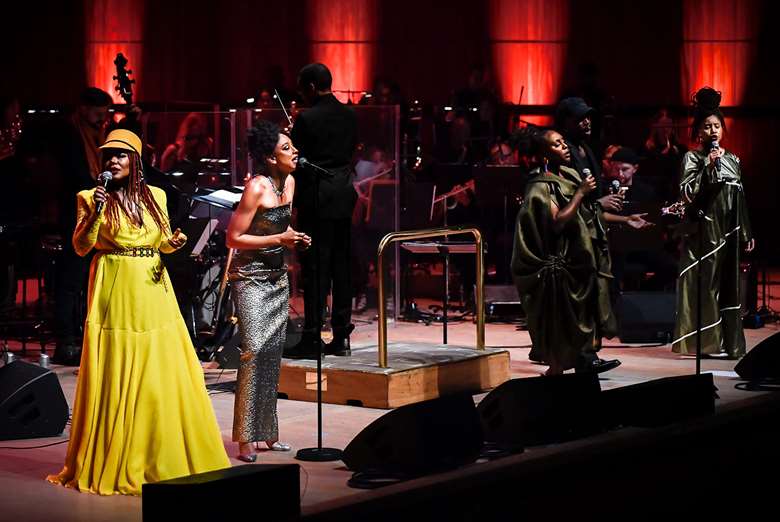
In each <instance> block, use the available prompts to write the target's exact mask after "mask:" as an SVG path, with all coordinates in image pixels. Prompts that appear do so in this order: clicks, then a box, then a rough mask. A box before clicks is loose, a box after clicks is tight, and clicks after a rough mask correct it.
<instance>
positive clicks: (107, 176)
mask: <svg viewBox="0 0 780 522" xmlns="http://www.w3.org/2000/svg"><path fill="white" fill-rule="evenodd" d="M113 177H114V175H113V174H111V173H110V172H109V171H105V172H101V173H100V176H98V178H97V182H98V184H99V185H103V188H108V183H109V182H110V181H111V179H112V178H113ZM105 204H106V202H105V201H101V202H99V203H98V204H97V213H98V214H100V213H101V212H103V206H104V205H105Z"/></svg>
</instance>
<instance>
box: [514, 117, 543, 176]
mask: <svg viewBox="0 0 780 522" xmlns="http://www.w3.org/2000/svg"><path fill="white" fill-rule="evenodd" d="M552 130H553V129H552V128H550V127H538V126H536V125H528V126H527V127H523V128H520V129H517V130H516V131H514V132H513V133H512V136H511V137H510V138H509V144H510V145H511V147H512V148H513V149H515V150H516V151H517V152H518V154H519V155H520V156H521V157H522V158H524V159H525V160H526V161H527V162H528V165H529V167H531V168H532V169H533V168H536V167H541V166H542V165H543V164H544V153H545V150H546V149H547V139H546V136H547V133H548V132H550V131H552Z"/></svg>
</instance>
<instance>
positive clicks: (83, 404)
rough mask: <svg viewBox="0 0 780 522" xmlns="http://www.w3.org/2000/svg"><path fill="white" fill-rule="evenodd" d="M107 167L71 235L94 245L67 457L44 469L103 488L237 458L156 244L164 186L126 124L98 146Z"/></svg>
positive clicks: (83, 246)
mask: <svg viewBox="0 0 780 522" xmlns="http://www.w3.org/2000/svg"><path fill="white" fill-rule="evenodd" d="M101 149H102V152H103V157H102V159H103V166H104V168H105V170H107V171H109V172H110V173H111V174H112V179H111V181H110V182H109V184H108V187H107V190H106V189H104V188H103V187H102V186H98V187H97V188H94V189H91V190H86V191H82V192H79V194H78V196H77V226H76V230H75V232H74V234H73V247H74V248H75V250H76V252H77V253H78V254H79V255H81V256H85V255H87V254H88V253H89V252H90V251H91V250H92V249H93V248H94V249H95V250H96V253H95V257H94V259H93V260H92V265H91V268H90V279H89V293H88V297H87V320H86V324H85V326H84V346H83V352H82V355H81V369H80V371H79V377H78V382H77V386H76V399H75V402H74V405H73V418H72V426H71V430H70V443H69V445H68V452H67V455H66V457H65V466H64V468H63V469H62V471H61V472H60V473H59V475H52V476H50V477H49V481H51V482H54V483H57V484H63V485H65V486H67V487H72V488H75V489H78V490H79V491H87V492H90V493H98V494H101V495H112V494H117V493H119V494H126V495H140V494H141V486H142V485H143V484H144V483H145V482H157V481H160V480H166V479H170V478H175V477H180V476H186V475H191V474H194V473H201V472H206V471H211V470H215V469H221V468H225V467H229V466H230V462H229V461H228V458H227V454H226V453H225V447H224V445H223V443H222V436H221V434H220V431H219V427H218V425H217V421H216V417H215V416H214V411H213V409H212V406H211V401H210V400H209V397H208V394H207V393H206V388H205V383H204V380H203V370H202V369H201V366H200V364H199V362H198V360H197V358H196V356H195V351H194V350H193V347H192V342H191V341H190V338H189V334H188V333H187V328H186V326H185V324H184V320H183V319H182V317H181V314H180V312H179V308H178V306H177V304H176V298H175V296H174V293H173V288H172V287H171V283H170V280H169V278H168V274H167V273H166V271H165V268H164V267H163V265H162V261H161V260H160V252H163V253H169V252H173V251H174V250H177V249H179V248H181V247H182V246H183V245H184V243H185V242H186V239H187V238H186V237H185V236H184V234H182V233H181V231H180V230H178V229H177V230H176V231H175V232H174V233H173V234H171V233H170V226H169V223H168V216H167V213H166V210H165V193H164V192H163V191H162V190H160V189H158V188H156V187H150V186H148V185H147V184H146V183H145V181H144V178H143V170H142V167H141V160H140V154H139V153H140V151H141V140H140V139H139V138H138V136H136V135H135V134H134V133H132V132H130V131H128V130H124V129H120V130H115V131H113V132H111V133H110V134H109V135H108V138H107V139H106V142H105V144H103V145H102V146H101Z"/></svg>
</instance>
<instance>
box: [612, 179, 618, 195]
mask: <svg viewBox="0 0 780 522" xmlns="http://www.w3.org/2000/svg"><path fill="white" fill-rule="evenodd" d="M610 192H612V193H613V194H617V193H619V192H620V181H618V180H616V179H613V180H612V187H611V189H610Z"/></svg>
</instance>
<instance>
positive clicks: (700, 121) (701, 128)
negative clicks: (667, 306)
mask: <svg viewBox="0 0 780 522" xmlns="http://www.w3.org/2000/svg"><path fill="white" fill-rule="evenodd" d="M719 105H720V93H719V92H716V91H715V90H713V89H712V88H710V87H703V88H702V89H700V90H699V91H698V92H697V93H696V95H695V96H694V109H695V113H694V120H693V125H692V137H693V138H694V139H695V140H697V141H698V143H699V147H698V148H697V149H695V150H691V151H689V152H687V153H686V154H685V157H684V158H683V163H682V174H681V176H680V180H681V181H680V194H681V197H682V202H683V203H684V204H685V219H686V225H685V226H684V227H683V230H684V232H685V235H684V243H683V248H682V253H681V256H680V275H679V278H678V280H677V321H676V324H675V335H674V341H673V342H672V350H673V351H674V352H676V353H682V354H690V353H696V337H697V335H696V334H697V332H698V326H697V320H696V315H697V303H696V301H697V299H696V296H697V289H698V286H697V276H698V274H697V272H698V270H699V269H700V268H701V338H702V343H701V346H702V353H704V354H708V355H715V356H724V357H728V358H731V359H737V358H739V357H741V356H743V355H744V354H745V334H744V332H743V330H742V320H741V315H740V303H741V300H740V295H739V254H740V243H741V244H742V246H743V247H744V250H745V251H746V252H750V251H751V250H753V248H754V246H755V240H754V239H753V236H752V234H751V231H750V221H749V219H748V213H747V205H746V204H745V193H744V190H743V188H742V170H741V168H740V164H739V158H738V157H737V156H735V155H734V154H733V153H731V152H728V151H726V150H725V149H723V148H722V147H721V146H720V143H721V138H722V137H723V131H724V129H725V122H724V118H723V113H721V111H720V108H719ZM700 220H701V224H699V221H700ZM700 230H701V234H700V232H699V231H700ZM699 258H701V267H700V266H699Z"/></svg>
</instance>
